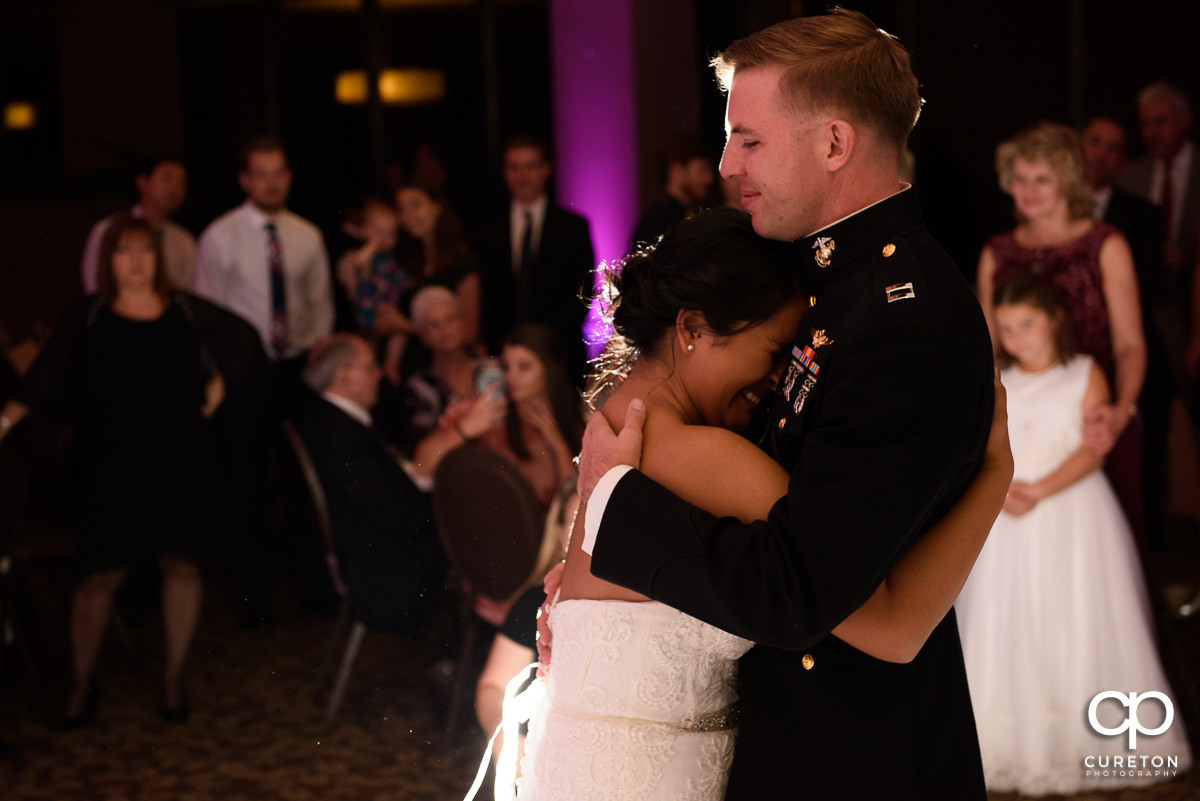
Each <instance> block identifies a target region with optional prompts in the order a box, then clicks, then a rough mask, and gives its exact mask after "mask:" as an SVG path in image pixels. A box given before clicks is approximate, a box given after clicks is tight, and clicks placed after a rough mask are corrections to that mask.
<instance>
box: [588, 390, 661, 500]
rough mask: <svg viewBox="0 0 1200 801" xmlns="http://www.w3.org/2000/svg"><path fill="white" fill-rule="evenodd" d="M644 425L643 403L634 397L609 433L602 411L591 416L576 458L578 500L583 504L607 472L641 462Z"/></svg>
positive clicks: (644, 409) (608, 426)
mask: <svg viewBox="0 0 1200 801" xmlns="http://www.w3.org/2000/svg"><path fill="white" fill-rule="evenodd" d="M645 422H646V404H645V403H644V402H643V401H642V399H641V398H634V399H633V400H631V401H630V402H629V406H628V408H626V410H625V425H624V426H623V427H622V428H621V433H620V434H615V433H613V430H612V426H610V425H609V424H608V419H607V418H605V416H604V413H603V412H597V413H596V414H594V415H592V419H591V420H590V421H588V425H587V430H586V431H585V432H584V434H583V452H582V453H580V455H579V483H578V489H579V499H580V501H587V499H588V498H590V497H591V496H592V490H594V489H595V488H596V484H597V483H599V481H600V479H601V478H603V477H604V474H605V473H607V472H608V471H609V470H611V469H613V468H614V467H617V466H619V465H623V464H627V465H629V466H630V467H633V468H635V469H636V468H637V467H639V466H640V465H641V461H642V425H643V424H644V423H645Z"/></svg>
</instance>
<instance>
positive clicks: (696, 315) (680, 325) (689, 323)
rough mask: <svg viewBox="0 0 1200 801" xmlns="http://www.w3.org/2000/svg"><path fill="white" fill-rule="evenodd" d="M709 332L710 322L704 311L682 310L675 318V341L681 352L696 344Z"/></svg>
mask: <svg viewBox="0 0 1200 801" xmlns="http://www.w3.org/2000/svg"><path fill="white" fill-rule="evenodd" d="M707 330H708V320H707V319H706V318H705V317H704V312H702V311H696V310H695V309H680V310H679V314H677V315H676V316H675V341H676V344H677V345H678V346H679V348H680V349H681V350H687V346H688V345H694V344H696V340H698V339H699V338H700V336H701V335H702V334H703V333H704V332H705V331H707Z"/></svg>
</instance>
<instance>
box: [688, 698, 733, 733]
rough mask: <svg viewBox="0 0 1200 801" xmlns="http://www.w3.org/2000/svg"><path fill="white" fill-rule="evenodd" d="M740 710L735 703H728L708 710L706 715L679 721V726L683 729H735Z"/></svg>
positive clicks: (698, 730)
mask: <svg viewBox="0 0 1200 801" xmlns="http://www.w3.org/2000/svg"><path fill="white" fill-rule="evenodd" d="M739 716H740V711H739V709H738V705H737V704H730V705H729V706H727V707H725V708H724V709H718V710H717V711H716V712H709V713H708V714H706V715H700V716H699V717H695V718H692V719H691V720H684V721H683V722H681V723H680V725H679V728H681V729H683V730H684V731H697V732H705V731H728V730H729V729H736V728H737V725H738V717H739Z"/></svg>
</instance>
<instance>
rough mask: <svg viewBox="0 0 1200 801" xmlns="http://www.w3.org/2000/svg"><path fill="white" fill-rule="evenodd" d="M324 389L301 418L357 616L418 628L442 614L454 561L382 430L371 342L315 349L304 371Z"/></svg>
mask: <svg viewBox="0 0 1200 801" xmlns="http://www.w3.org/2000/svg"><path fill="white" fill-rule="evenodd" d="M302 375H303V379H304V383H305V384H307V385H308V386H309V388H311V389H312V390H313V392H314V393H316V394H309V395H308V397H306V398H305V399H304V402H303V403H302V405H301V408H300V411H299V413H298V414H297V416H296V427H297V429H298V430H299V432H300V436H301V437H302V438H303V440H304V442H305V444H306V445H307V447H308V450H309V454H310V455H311V457H312V461H313V464H314V465H315V466H316V469H317V473H318V474H319V475H320V478H321V484H322V486H323V487H324V488H325V495H326V499H327V501H328V505H329V515H330V518H331V519H332V522H333V534H334V540H335V543H336V545H337V550H338V559H339V561H340V563H341V568H342V575H343V577H344V579H345V581H346V584H347V586H348V587H349V588H350V600H351V604H352V606H353V609H354V613H355V617H356V619H358V620H361V621H363V622H364V623H366V624H367V625H369V626H374V627H378V628H387V629H393V630H399V631H403V632H407V633H415V632H417V631H420V630H421V629H422V628H424V627H425V626H427V625H428V624H429V622H430V621H431V620H432V618H433V615H434V613H435V612H436V611H437V605H438V602H439V600H440V598H441V590H442V586H443V579H444V573H445V559H444V556H443V553H442V550H441V545H440V543H439V542H438V539H437V534H436V532H435V530H434V525H433V519H432V514H431V512H430V509H429V501H428V498H427V497H426V496H425V495H423V494H422V493H421V492H420V491H418V490H417V488H416V486H414V485H413V482H412V480H411V479H410V478H409V477H408V474H407V473H405V471H404V469H403V468H402V467H401V466H400V464H399V463H398V462H397V461H396V459H395V458H394V457H393V455H392V453H391V452H390V451H389V450H388V447H387V445H386V444H385V443H384V441H383V439H382V438H381V437H380V436H379V435H378V434H377V433H376V432H375V431H374V430H373V429H372V427H371V425H372V421H371V412H370V409H371V407H372V406H374V405H375V402H376V400H377V395H378V387H379V377H380V373H379V368H378V367H377V366H376V364H375V359H374V356H373V354H372V352H371V348H370V347H369V346H368V345H367V343H366V342H365V341H364V340H363V339H362V338H360V337H358V336H355V335H353V334H335V335H333V336H332V337H330V338H328V339H326V340H325V341H324V342H322V343H320V344H319V345H317V347H315V348H314V349H313V351H312V353H311V355H310V356H309V359H308V364H307V366H306V367H305V369H304V372H303V374H302Z"/></svg>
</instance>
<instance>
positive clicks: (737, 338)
mask: <svg viewBox="0 0 1200 801" xmlns="http://www.w3.org/2000/svg"><path fill="white" fill-rule="evenodd" d="M807 308H808V306H807V304H806V303H805V301H804V299H803V297H799V296H798V297H796V298H795V299H793V300H792V301H791V302H790V303H788V304H787V305H786V306H784V307H783V308H782V309H780V310H779V311H777V312H776V313H775V314H773V315H772V316H771V317H769V318H767V319H766V320H764V321H763V322H761V323H758V324H757V325H754V326H751V327H749V328H745V329H742V330H740V331H737V332H736V333H733V334H730V335H729V336H717V335H714V334H712V333H711V332H709V331H708V330H707V329H703V328H699V329H697V330H695V331H691V332H688V333H684V334H681V335H680V336H679V337H677V342H678V343H679V344H678V346H679V347H680V348H681V349H682V352H681V354H680V356H679V357H678V359H679V360H678V361H677V362H676V364H679V365H680V368H681V369H680V377H681V378H682V379H683V381H684V386H685V387H686V390H687V392H688V395H689V396H690V398H691V400H692V402H693V403H694V404H695V406H696V409H697V411H698V412H699V414H700V418H701V419H700V422H701V423H702V424H704V425H711V426H720V427H722V428H728V429H732V430H734V431H738V430H741V429H744V428H745V427H746V426H748V425H750V423H751V422H752V420H753V419H754V413H755V411H756V410H757V409H758V407H759V405H760V404H762V402H763V401H764V400H765V399H766V398H767V396H768V395H769V394H770V393H771V391H772V390H773V389H774V388H775V384H776V382H777V381H778V380H779V375H780V373H781V372H782V370H783V366H784V364H785V363H786V360H787V353H788V349H789V348H790V347H791V344H792V340H793V339H794V338H795V336H796V330H797V329H798V328H799V327H800V321H801V320H802V319H803V317H804V312H805V311H806V310H807ZM688 344H691V345H693V346H694V350H691V351H688V350H687V345H688Z"/></svg>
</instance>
